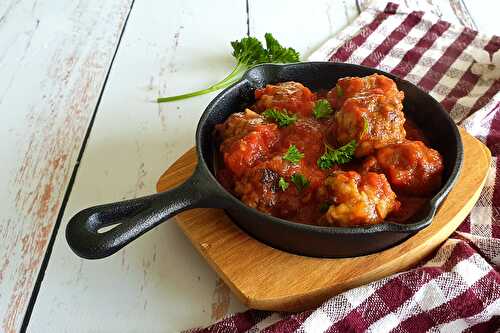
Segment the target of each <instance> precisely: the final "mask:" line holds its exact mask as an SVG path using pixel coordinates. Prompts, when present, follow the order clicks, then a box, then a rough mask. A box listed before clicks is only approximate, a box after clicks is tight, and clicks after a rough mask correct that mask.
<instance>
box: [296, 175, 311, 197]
mask: <svg viewBox="0 0 500 333" xmlns="http://www.w3.org/2000/svg"><path fill="white" fill-rule="evenodd" d="M292 183H294V184H295V186H296V187H297V190H299V192H302V190H303V189H305V188H306V187H308V186H309V184H310V182H309V180H307V178H306V177H304V175H302V174H300V173H294V174H293V175H292Z"/></svg>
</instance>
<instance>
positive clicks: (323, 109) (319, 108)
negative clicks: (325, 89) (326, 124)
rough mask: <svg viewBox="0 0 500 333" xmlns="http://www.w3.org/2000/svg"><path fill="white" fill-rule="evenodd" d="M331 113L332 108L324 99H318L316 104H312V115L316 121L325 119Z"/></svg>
mask: <svg viewBox="0 0 500 333" xmlns="http://www.w3.org/2000/svg"><path fill="white" fill-rule="evenodd" d="M332 113H333V109H332V106H331V105H330V102H328V101H327V100H326V99H318V100H317V101H316V103H314V108H313V115H314V117H316V119H320V118H326V117H328V116H329V115H331V114H332Z"/></svg>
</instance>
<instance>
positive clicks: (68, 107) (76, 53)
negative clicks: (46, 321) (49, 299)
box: [0, 0, 130, 332]
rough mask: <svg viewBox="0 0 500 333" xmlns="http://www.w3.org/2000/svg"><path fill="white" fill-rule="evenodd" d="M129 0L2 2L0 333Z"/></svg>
mask: <svg viewBox="0 0 500 333" xmlns="http://www.w3.org/2000/svg"><path fill="white" fill-rule="evenodd" d="M129 9H130V0H113V1H87V0H85V1H83V0H82V1H78V0H74V1H49V0H47V1H35V0H24V1H23V0H17V1H14V0H3V1H0V73H1V78H0V110H1V113H0V117H1V118H0V119H1V120H0V137H1V140H0V160H1V161H2V163H1V164H0V187H1V188H2V191H0V210H1V212H2V215H1V217H0V254H1V255H0V331H2V332H14V331H18V330H19V328H20V326H21V322H22V320H23V316H24V314H25V311H26V308H27V304H28V302H29V300H30V296H31V293H32V290H33V285H34V283H35V281H36V278H37V275H38V272H39V268H40V265H41V263H42V260H43V257H44V253H45V250H46V246H47V243H48V240H49V239H50V236H51V233H52V230H53V226H54V223H55V220H56V217H57V214H58V212H59V208H60V206H61V201H62V198H63V196H64V193H65V190H66V186H67V184H68V180H69V177H70V175H71V172H72V170H73V167H74V164H75V161H76V157H77V154H78V152H79V149H80V145H81V142H82V140H83V137H84V135H85V132H86V129H87V126H88V123H89V120H90V118H91V115H92V113H93V111H94V109H95V106H96V103H97V99H98V97H99V93H100V91H101V88H102V84H103V82H104V78H105V76H106V73H107V69H108V68H109V64H110V63H111V59H112V56H113V54H114V51H115V49H116V45H117V42H118V39H119V35H120V32H121V30H122V26H123V23H124V21H125V18H126V16H127V13H128V11H129Z"/></svg>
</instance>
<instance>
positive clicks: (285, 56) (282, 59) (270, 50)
mask: <svg viewBox="0 0 500 333" xmlns="http://www.w3.org/2000/svg"><path fill="white" fill-rule="evenodd" d="M264 38H265V39H266V49H267V50H266V51H267V62H274V63H288V62H297V61H299V57H300V55H299V53H298V52H297V51H295V50H294V49H292V48H291V47H288V48H285V47H283V46H281V44H280V43H278V41H277V40H276V39H275V38H274V37H273V35H272V34H270V33H266V34H265V35H264Z"/></svg>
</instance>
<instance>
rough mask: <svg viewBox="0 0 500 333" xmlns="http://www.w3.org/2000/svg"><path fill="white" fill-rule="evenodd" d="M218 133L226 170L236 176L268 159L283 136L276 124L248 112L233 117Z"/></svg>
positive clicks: (220, 126) (217, 128)
mask: <svg viewBox="0 0 500 333" xmlns="http://www.w3.org/2000/svg"><path fill="white" fill-rule="evenodd" d="M216 131H217V133H218V134H219V137H220V138H221V139H222V143H221V145H220V151H221V152H222V155H223V158H224V163H225V166H226V167H227V168H228V169H229V170H230V171H232V172H233V173H234V174H235V175H236V176H241V175H242V174H243V172H244V171H245V170H246V169H248V168H249V167H252V166H253V165H254V164H255V163H256V162H257V161H259V160H261V159H263V158H265V157H266V156H268V155H269V153H270V151H271V148H272V147H273V146H274V144H275V143H276V142H277V141H278V139H279V136H280V134H279V131H278V127H277V125H276V124H272V123H267V122H266V121H265V119H264V118H263V117H262V116H260V115H259V114H257V113H255V112H253V111H251V110H248V109H247V110H246V111H245V112H239V113H234V114H232V115H231V116H230V117H229V118H228V119H227V120H226V121H225V122H224V123H223V124H221V125H217V126H216Z"/></svg>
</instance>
